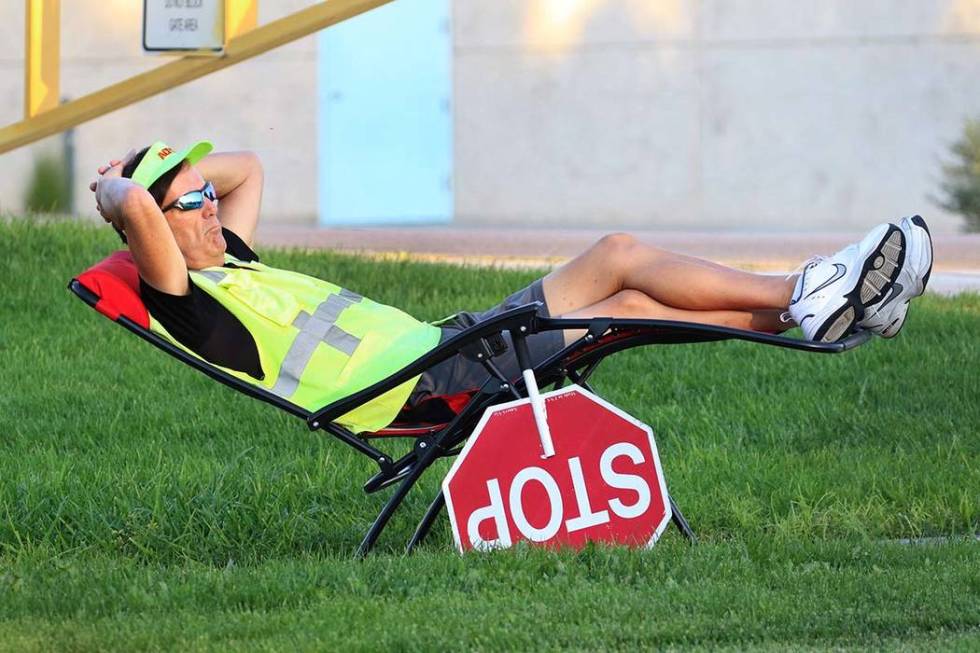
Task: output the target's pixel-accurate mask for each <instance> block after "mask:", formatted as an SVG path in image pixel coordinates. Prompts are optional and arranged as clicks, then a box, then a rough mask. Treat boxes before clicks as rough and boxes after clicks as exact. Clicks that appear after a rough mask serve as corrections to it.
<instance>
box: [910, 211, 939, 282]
mask: <svg viewBox="0 0 980 653" xmlns="http://www.w3.org/2000/svg"><path fill="white" fill-rule="evenodd" d="M912 224H914V225H915V226H917V227H921V228H922V230H923V231H925V232H926V236H928V237H929V268H928V269H927V270H926V273H925V276H923V277H922V292H925V291H926V287H927V286H928V285H929V275H930V274H932V262H933V261H934V260H935V256H934V254H935V252H934V250H933V248H932V232H930V231H929V225H927V224H926V221H925V220H923V219H922V216H920V215H913V216H912Z"/></svg>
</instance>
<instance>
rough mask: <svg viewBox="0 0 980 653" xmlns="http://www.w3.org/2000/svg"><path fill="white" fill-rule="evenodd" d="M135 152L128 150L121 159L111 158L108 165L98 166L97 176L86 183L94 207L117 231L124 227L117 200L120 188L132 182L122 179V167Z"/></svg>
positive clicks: (119, 204)
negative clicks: (93, 201) (90, 192)
mask: <svg viewBox="0 0 980 653" xmlns="http://www.w3.org/2000/svg"><path fill="white" fill-rule="evenodd" d="M135 154H136V151H135V150H130V151H129V152H128V153H127V154H126V156H125V157H123V158H122V159H112V160H110V161H109V165H104V166H99V169H98V172H99V178H98V179H96V180H95V181H93V182H92V183H90V184H89V185H88V187H89V190H91V191H92V192H93V193H95V209H96V210H97V211H98V212H99V215H101V216H102V219H103V220H105V221H106V222H108V223H110V224H111V225H112V226H113V227H115V228H116V231H119V232H122V231H123V230H124V229H125V227H126V226H125V216H124V215H123V212H122V210H121V208H122V207H121V203H120V202H119V201H118V200H119V195H120V190H123V188H121V186H123V187H124V186H127V185H131V184H132V182H129V180H125V179H123V176H122V169H123V167H124V166H125V165H126V163H127V162H128V161H129V160H130V159H131V158H132V157H133V156H134V155H135ZM115 180H118V181H115Z"/></svg>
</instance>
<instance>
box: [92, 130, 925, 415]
mask: <svg viewBox="0 0 980 653" xmlns="http://www.w3.org/2000/svg"><path fill="white" fill-rule="evenodd" d="M211 149H212V147H211V144H210V143H208V142H199V143H196V144H194V145H192V146H190V147H188V148H186V149H183V150H179V151H177V150H174V149H172V148H170V147H168V146H167V145H165V144H164V143H162V142H159V141H158V142H156V143H154V144H153V145H151V146H149V147H148V148H144V149H143V150H141V151H139V152H136V153H133V152H131V153H130V154H128V155H127V156H126V157H125V158H124V159H123V160H113V161H110V162H109V165H107V166H104V167H101V168H99V178H98V180H97V181H95V182H93V183H92V184H91V185H90V188H91V189H92V190H93V191H94V192H95V197H96V206H97V208H98V210H99V212H100V214H101V215H102V217H103V218H104V219H105V220H106V221H107V222H110V223H112V225H113V226H114V227H115V228H116V229H117V230H118V231H119V232H120V234H123V235H124V239H125V240H126V241H127V242H128V245H129V249H130V252H131V254H132V256H133V259H134V261H135V262H136V266H137V268H138V270H139V275H140V287H141V295H142V297H143V300H144V303H145V304H146V306H147V309H148V310H149V312H150V315H151V318H152V320H151V328H152V329H153V330H154V331H157V332H158V333H160V334H161V335H163V336H164V337H166V338H168V339H169V340H171V341H173V342H174V343H176V344H178V346H181V347H183V348H184V349H186V350H188V351H190V352H193V353H194V354H196V355H197V356H200V357H201V358H204V359H205V360H207V361H209V362H210V363H212V364H214V365H218V366H220V367H222V368H225V369H226V370H227V371H228V372H229V373H231V374H234V375H235V376H238V377H239V378H242V379H244V380H246V381H248V382H250V383H253V384H256V385H259V386H262V387H264V388H265V389H267V390H269V391H271V392H272V393H273V394H276V395H278V396H281V397H283V398H285V399H288V400H290V401H292V402H293V403H295V404H297V405H300V406H303V407H305V408H308V409H311V410H314V409H317V408H320V407H322V406H324V405H326V404H327V403H329V402H332V401H334V400H336V399H339V398H342V397H344V396H347V395H350V394H352V393H353V392H355V391H357V390H360V389H362V388H364V387H367V386H368V385H371V384H372V383H375V382H377V381H379V380H381V379H383V378H385V377H387V376H389V375H390V374H392V373H394V372H395V371H397V370H398V369H400V368H402V367H404V366H405V365H406V364H408V363H409V362H411V361H412V360H414V359H416V358H418V357H420V356H422V355H423V354H425V353H426V352H428V351H430V350H431V349H433V348H434V347H436V346H437V345H438V344H439V342H440V341H442V340H445V339H447V338H448V337H451V336H452V335H453V334H454V333H456V332H458V331H459V330H461V329H463V328H465V327H467V326H470V325H472V324H474V323H476V322H478V321H480V320H483V319H486V318H488V317H491V316H493V315H495V314H497V313H500V312H502V311H504V310H506V309H508V308H513V307H514V306H518V305H521V304H526V303H528V302H532V301H539V302H541V303H542V309H541V312H542V313H543V314H544V315H546V316H551V315H553V316H563V317H594V316H602V317H622V318H649V319H665V320H677V321H686V322H697V323H704V324H714V325H723V326H728V327H734V328H740V329H753V330H757V331H765V332H770V333H780V332H782V331H785V330H786V329H789V328H791V327H792V326H794V325H799V326H800V327H802V330H803V333H804V336H805V337H806V338H808V339H812V340H820V341H828V342H829V341H836V340H839V339H841V338H844V337H846V336H847V335H849V334H851V333H853V332H854V331H856V330H859V329H867V330H871V331H873V332H874V333H876V334H878V335H881V336H883V337H886V338H887V337H892V336H894V335H896V334H897V333H898V332H899V330H900V329H901V328H902V325H903V324H904V321H905V317H906V314H907V311H908V304H909V301H910V300H911V299H912V298H913V297H916V296H918V295H921V294H922V293H923V291H924V290H925V286H926V283H927V282H928V278H929V273H930V270H931V267H932V243H931V239H930V236H929V231H928V228H927V226H926V224H925V221H923V220H922V218H920V217H918V216H915V217H912V218H903V219H902V220H901V221H900V222H899V224H898V225H894V224H888V223H886V224H882V225H879V226H877V227H875V228H874V229H872V230H871V232H870V233H868V235H867V236H865V237H864V238H863V239H862V240H861V241H860V242H858V243H855V244H853V245H850V246H848V247H846V248H845V249H843V250H841V251H840V252H838V253H837V254H835V255H833V256H830V257H826V258H825V257H815V258H813V259H811V260H810V261H808V262H807V263H806V264H804V265H803V266H802V270H801V272H800V273H799V274H793V275H790V276H788V277H783V276H774V275H762V274H753V273H749V272H743V271H740V270H735V269H732V268H728V267H724V266H721V265H718V264H715V263H711V262H708V261H704V260H701V259H697V258H693V257H690V256H685V255H681V254H676V253H673V252H668V251H665V250H662V249H658V248H655V247H650V246H648V245H644V244H642V243H640V242H638V241H636V240H635V239H634V238H632V237H631V236H629V235H626V234H613V235H609V236H605V237H604V238H602V239H601V240H599V241H598V242H597V243H596V244H594V245H593V246H592V247H590V248H589V249H587V250H586V251H585V252H583V253H582V254H580V255H579V256H577V257H575V258H574V259H573V260H571V261H570V262H568V263H566V264H565V265H563V266H561V267H559V268H557V269H556V270H554V271H552V272H551V273H549V274H548V275H546V276H545V277H544V278H542V279H539V280H537V281H535V282H534V283H532V284H531V285H530V286H528V287H527V288H524V289H521V290H519V291H517V292H515V293H514V294H513V295H511V296H510V297H507V298H506V299H504V301H503V302H501V303H500V304H498V305H497V306H494V307H492V308H490V309H488V310H484V311H481V312H476V313H470V312H462V313H459V314H457V315H456V316H454V318H453V319H452V320H450V321H449V322H447V323H444V324H441V325H440V326H434V325H431V324H427V323H424V322H420V321H418V320H415V319H414V318H412V317H411V316H409V315H407V314H405V313H404V312H402V311H400V310H398V309H396V308H393V307H390V306H385V305H382V304H378V303H376V302H372V301H371V300H369V299H366V298H363V297H361V296H359V295H357V294H355V293H353V292H351V291H349V290H346V289H343V288H340V287H339V286H336V285H334V284H331V283H329V282H326V281H323V280H320V279H315V278H313V277H310V276H307V275H303V274H299V273H296V272H291V271H288V270H280V269H276V268H272V267H269V266H266V265H263V264H262V263H261V262H260V261H259V257H258V256H257V255H256V254H255V252H254V251H253V250H252V239H253V235H254V232H255V227H256V224H257V222H258V219H259V206H260V203H261V198H262V184H263V172H262V167H261V164H260V163H259V160H258V158H257V157H256V156H255V155H253V154H251V153H245V152H236V153H215V154H211V153H210V152H211ZM577 337H578V334H574V333H565V334H562V333H561V332H558V331H551V332H544V333H540V334H535V335H533V336H531V337H530V338H529V339H528V344H529V346H530V349H531V354H532V358H533V359H534V361H535V362H538V361H541V360H544V359H545V358H546V357H548V356H550V355H551V354H553V353H555V352H556V351H558V350H559V349H560V348H561V347H562V346H563V345H564V344H565V343H566V342H569V341H571V340H572V339H574V338H577ZM501 367H502V369H503V371H504V373H505V374H507V375H508V376H509V377H511V378H516V377H517V376H519V371H518V370H517V363H516V360H515V357H514V356H513V353H512V351H511V352H508V355H505V356H504V357H503V361H502V363H501ZM486 374H487V373H486V371H485V370H484V368H483V367H482V366H480V365H477V364H474V363H471V362H470V361H468V360H466V359H464V358H463V357H462V356H457V357H455V358H451V359H449V360H447V361H445V362H443V363H441V364H439V365H437V366H435V367H433V368H432V369H431V370H429V371H428V372H426V373H425V374H423V375H421V377H419V378H417V379H414V380H412V381H409V382H407V383H405V384H403V385H402V386H400V387H398V388H396V389H394V390H392V391H389V392H388V393H386V394H385V395H383V396H381V397H380V398H378V399H377V400H375V401H372V402H369V403H368V404H367V405H365V406H363V407H361V408H359V409H357V410H355V411H353V412H352V413H349V414H348V415H346V416H345V417H344V419H343V420H341V423H342V424H344V425H345V426H347V427H349V428H351V429H352V430H354V431H373V430H377V429H380V428H383V427H384V426H386V425H388V424H389V423H391V422H392V421H393V420H394V419H395V417H396V416H397V414H398V413H399V411H400V410H401V409H402V408H403V406H406V405H407V406H409V407H412V406H418V405H419V404H420V403H421V402H423V401H424V400H425V399H427V398H429V397H433V396H435V397H438V396H449V395H453V394H456V393H459V392H464V391H466V390H470V389H473V388H477V387H479V386H480V385H481V384H482V382H483V380H484V379H485V378H486Z"/></svg>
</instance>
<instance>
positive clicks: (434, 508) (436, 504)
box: [405, 490, 446, 553]
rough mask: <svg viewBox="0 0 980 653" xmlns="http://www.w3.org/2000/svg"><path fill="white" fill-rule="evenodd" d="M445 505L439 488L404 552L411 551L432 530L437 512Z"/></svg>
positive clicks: (444, 498) (444, 499)
mask: <svg viewBox="0 0 980 653" xmlns="http://www.w3.org/2000/svg"><path fill="white" fill-rule="evenodd" d="M445 505H446V497H445V496H443V494H442V490H440V491H439V494H437V495H436V498H435V499H433V500H432V503H431V504H430V505H429V509H428V510H426V511H425V516H424V517H422V521H420V522H419V525H418V528H416V529H415V533H414V534H413V535H412V539H410V540H409V541H408V546H406V547H405V553H411V552H412V551H413V550H414V549H415V547H416V546H418V544H419V543H421V542H422V540H424V539H425V537H426V536H427V535H428V534H429V531H430V530H432V525H433V524H434V523H435V521H436V517H438V516H439V513H440V512H442V509H443V508H444V507H445Z"/></svg>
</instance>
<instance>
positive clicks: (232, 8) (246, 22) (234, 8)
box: [225, 0, 259, 43]
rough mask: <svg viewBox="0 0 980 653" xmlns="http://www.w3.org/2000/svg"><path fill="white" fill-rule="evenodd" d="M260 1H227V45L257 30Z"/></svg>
mask: <svg viewBox="0 0 980 653" xmlns="http://www.w3.org/2000/svg"><path fill="white" fill-rule="evenodd" d="M258 22H259V0H225V43H227V42H228V41H230V40H232V39H233V38H235V37H237V36H241V35H242V34H244V33H245V32H250V31H251V30H253V29H255V26H256V25H257V24H258Z"/></svg>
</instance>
